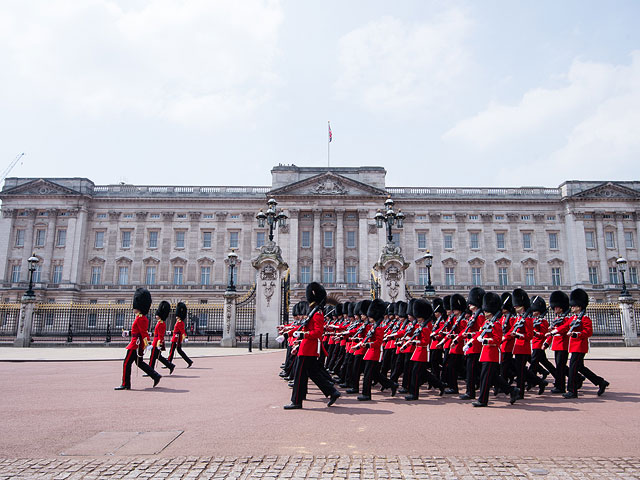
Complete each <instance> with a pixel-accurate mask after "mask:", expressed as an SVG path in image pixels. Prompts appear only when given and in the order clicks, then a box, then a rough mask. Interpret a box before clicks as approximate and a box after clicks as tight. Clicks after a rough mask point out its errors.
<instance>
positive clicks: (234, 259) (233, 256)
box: [227, 249, 238, 292]
mask: <svg viewBox="0 0 640 480" xmlns="http://www.w3.org/2000/svg"><path fill="white" fill-rule="evenodd" d="M227 260H228V261H229V285H227V292H235V291H236V286H235V284H234V283H233V270H234V269H235V267H236V265H237V264H238V254H237V253H236V252H235V251H234V250H233V249H231V251H230V252H229V253H228V254H227Z"/></svg>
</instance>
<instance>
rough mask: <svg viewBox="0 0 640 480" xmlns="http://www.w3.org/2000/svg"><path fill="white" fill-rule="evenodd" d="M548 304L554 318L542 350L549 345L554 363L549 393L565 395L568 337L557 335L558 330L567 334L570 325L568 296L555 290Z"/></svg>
mask: <svg viewBox="0 0 640 480" xmlns="http://www.w3.org/2000/svg"><path fill="white" fill-rule="evenodd" d="M549 304H550V305H551V308H552V309H553V313H554V314H555V318H554V319H553V323H552V324H551V326H550V330H549V331H548V332H547V333H546V337H547V340H546V341H545V343H544V348H548V346H549V344H551V350H552V351H553V354H554V357H555V361H556V373H555V384H554V387H553V388H552V389H551V393H567V381H566V377H567V360H569V337H568V336H567V335H566V333H565V334H561V333H559V331H558V330H559V329H560V330H562V331H564V332H567V331H568V330H569V324H570V323H571V310H570V308H571V307H570V306H569V295H567V294H566V293H564V292H563V291H560V290H556V291H555V292H552V293H551V297H550V298H549Z"/></svg>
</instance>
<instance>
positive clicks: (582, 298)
mask: <svg viewBox="0 0 640 480" xmlns="http://www.w3.org/2000/svg"><path fill="white" fill-rule="evenodd" d="M569 305H570V306H572V307H580V308H581V309H583V310H584V309H585V308H587V305H589V295H588V294H587V292H585V291H584V290H583V289H581V288H576V289H574V290H572V291H571V294H569Z"/></svg>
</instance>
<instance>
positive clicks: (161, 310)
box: [156, 300, 171, 321]
mask: <svg viewBox="0 0 640 480" xmlns="http://www.w3.org/2000/svg"><path fill="white" fill-rule="evenodd" d="M169 313H171V305H170V304H169V302H167V301H166V300H162V301H161V302H160V305H158V308H157V309H156V317H160V319H161V320H163V321H164V320H166V319H167V317H168V316H169Z"/></svg>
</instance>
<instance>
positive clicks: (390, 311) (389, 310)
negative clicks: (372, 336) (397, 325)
mask: <svg viewBox="0 0 640 480" xmlns="http://www.w3.org/2000/svg"><path fill="white" fill-rule="evenodd" d="M395 314H396V302H391V303H390V304H389V305H387V315H389V316H391V315H395Z"/></svg>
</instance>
